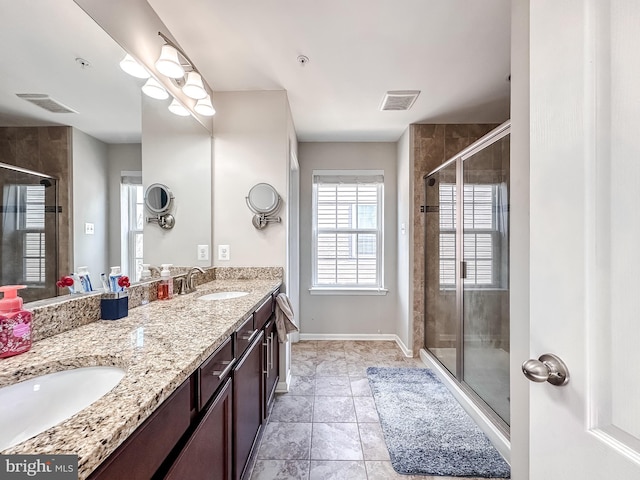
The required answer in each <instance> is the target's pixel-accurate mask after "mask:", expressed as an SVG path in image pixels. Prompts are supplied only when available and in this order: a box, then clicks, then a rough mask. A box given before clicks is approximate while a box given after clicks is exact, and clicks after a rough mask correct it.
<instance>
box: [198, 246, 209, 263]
mask: <svg viewBox="0 0 640 480" xmlns="http://www.w3.org/2000/svg"><path fill="white" fill-rule="evenodd" d="M198 260H209V245H198Z"/></svg>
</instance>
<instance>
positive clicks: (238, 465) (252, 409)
mask: <svg viewBox="0 0 640 480" xmlns="http://www.w3.org/2000/svg"><path fill="white" fill-rule="evenodd" d="M263 338H264V332H263V331H262V330H260V331H258V332H257V334H255V337H254V339H253V341H252V343H251V344H250V345H249V347H248V348H247V350H246V352H244V354H243V355H242V356H240V358H239V359H238V363H237V364H236V366H235V368H234V369H233V452H234V453H233V457H234V458H233V478H234V480H240V479H241V478H242V476H243V475H244V473H245V469H246V468H247V461H248V460H249V456H250V455H251V451H252V449H253V447H254V444H255V442H256V439H257V436H258V433H259V432H260V428H261V426H262V392H263V383H262V378H263V377H262V348H261V347H262V339H263Z"/></svg>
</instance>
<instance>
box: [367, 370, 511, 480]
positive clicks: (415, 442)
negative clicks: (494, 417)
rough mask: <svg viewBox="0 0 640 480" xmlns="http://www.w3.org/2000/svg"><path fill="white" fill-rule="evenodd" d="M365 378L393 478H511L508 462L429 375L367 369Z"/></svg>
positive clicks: (442, 386)
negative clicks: (369, 386) (398, 476)
mask: <svg viewBox="0 0 640 480" xmlns="http://www.w3.org/2000/svg"><path fill="white" fill-rule="evenodd" d="M367 376H368V377H369V384H370V385H371V390H372V392H373V399H374V401H375V404H376V408H377V409H378V414H379V416H380V425H381V426H382V432H383V434H384V439H385V442H386V444H387V448H388V449H389V456H390V457H391V464H392V465H393V468H394V469H395V470H396V472H398V473H402V474H406V475H442V476H451V477H485V478H510V476H511V469H510V468H509V465H508V464H507V462H505V460H504V459H503V458H502V456H501V455H500V454H499V453H498V451H497V450H496V449H495V447H494V446H493V445H492V444H491V442H490V441H489V439H488V438H487V436H486V435H485V434H484V433H483V432H482V431H481V430H480V428H479V427H478V426H477V425H476V424H475V423H474V422H473V420H472V419H471V417H469V415H468V414H467V412H465V411H464V409H463V408H462V407H461V406H460V404H459V403H458V401H457V400H456V399H455V398H454V397H453V395H452V394H451V393H450V392H449V390H447V387H445V386H444V384H443V383H442V382H441V381H440V380H439V379H438V378H437V377H436V375H435V374H434V373H433V372H432V371H431V370H428V369H423V368H382V367H380V368H378V367H369V368H367Z"/></svg>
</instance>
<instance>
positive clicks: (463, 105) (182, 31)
mask: <svg viewBox="0 0 640 480" xmlns="http://www.w3.org/2000/svg"><path fill="white" fill-rule="evenodd" d="M149 4H150V5H151V6H152V7H153V8H154V9H155V11H156V12H157V14H158V15H159V16H160V17H161V19H162V20H163V22H164V23H165V24H166V25H167V27H168V29H169V30H170V31H171V33H172V34H173V36H174V37H175V38H176V39H177V40H178V42H179V43H180V45H181V47H182V48H183V49H184V50H185V52H186V53H187V54H188V55H189V57H190V58H191V59H192V60H193V61H194V63H195V64H196V65H197V67H198V69H199V70H200V71H201V73H202V74H203V76H204V77H205V78H206V79H207V82H208V83H209V84H210V85H211V86H212V87H213V89H214V99H213V100H214V105H215V92H217V91H238V90H286V91H287V94H288V98H289V103H290V106H291V112H292V116H293V121H294V124H295V127H296V131H297V134H298V138H299V140H300V141H396V140H398V138H399V137H400V136H401V135H402V133H403V132H404V131H405V130H406V128H407V126H408V125H409V124H411V123H426V122H440V123H483V122H487V123H497V122H502V121H504V120H506V119H507V118H508V116H509V87H510V86H509V82H508V80H507V78H508V76H509V60H510V59H509V57H510V6H509V5H510V2H509V0H483V1H482V2H478V1H470V0H401V1H400V0H348V1H345V0H323V1H318V0H272V1H265V0H234V1H230V0H190V1H189V2H176V1H175V0H149ZM0 12H2V13H1V15H0V41H2V44H3V45H5V49H4V50H3V57H4V58H3V62H2V64H1V65H0V125H34V124H43V123H44V124H67V125H73V126H76V127H77V128H79V129H80V130H83V131H85V132H86V133H88V134H90V135H93V136H95V137H96V138H99V139H101V140H103V141H105V142H109V143H125V142H131V141H139V139H140V104H141V102H140V90H139V87H140V86H141V84H142V81H140V80H137V79H133V78H132V77H129V76H128V75H126V74H123V72H122V71H120V69H119V67H118V62H119V61H120V59H121V58H122V56H123V51H122V49H120V47H118V46H117V45H116V44H115V42H113V41H112V40H111V38H110V37H109V36H108V35H107V34H106V33H104V32H103V31H102V30H101V29H100V28H99V27H98V26H97V25H96V24H95V23H94V22H93V21H92V20H91V19H90V18H89V17H88V16H87V15H86V14H85V13H84V12H82V10H80V8H79V7H77V6H76V5H75V3H73V1H72V0H21V1H20V2H16V1H14V0H0ZM6 46H11V48H6ZM299 55H305V56H307V57H308V58H309V62H308V63H307V64H305V65H300V64H299V63H298V61H297V57H298V56H299ZM77 57H81V58H84V59H86V60H88V61H89V62H90V63H91V67H89V68H84V69H83V68H82V67H81V66H80V65H79V64H78V63H77V62H76V61H75V59H76V58H77ZM387 90H420V91H421V94H420V96H419V97H418V99H417V100H416V102H415V104H414V105H413V107H412V108H411V109H410V110H409V111H384V112H383V111H380V110H379V107H380V103H381V101H382V98H383V96H384V93H385V92H386V91H387ZM16 93H48V94H50V95H51V96H52V97H54V98H55V99H57V100H58V101H60V102H62V103H63V104H65V105H67V106H69V107H71V108H73V109H74V110H77V111H78V112H79V113H78V114H52V113H48V112H46V111H44V110H42V109H39V108H38V107H35V106H33V105H31V104H29V103H27V102H25V101H24V100H21V99H19V98H18V97H16V95H15V94H16ZM214 123H215V117H214Z"/></svg>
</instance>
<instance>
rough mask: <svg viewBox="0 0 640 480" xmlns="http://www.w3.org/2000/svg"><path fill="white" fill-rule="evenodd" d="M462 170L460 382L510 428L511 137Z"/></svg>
mask: <svg viewBox="0 0 640 480" xmlns="http://www.w3.org/2000/svg"><path fill="white" fill-rule="evenodd" d="M463 172H464V173H463V183H464V185H463V230H464V231H463V239H462V241H463V272H462V276H463V332H464V337H463V356H462V358H463V370H462V371H463V381H464V383H466V384H467V385H468V386H469V387H471V389H472V390H473V391H474V392H475V393H476V394H477V395H478V396H480V398H482V400H484V402H485V403H486V404H487V405H488V406H489V407H491V409H493V410H494V411H495V413H496V414H498V416H500V418H502V420H504V421H505V423H507V425H508V424H509V136H506V137H503V138H501V139H500V140H498V141H496V142H494V143H492V144H491V145H489V146H487V147H485V148H483V149H482V150H480V151H479V152H476V153H473V154H471V155H470V156H469V157H466V158H464V159H463Z"/></svg>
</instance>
